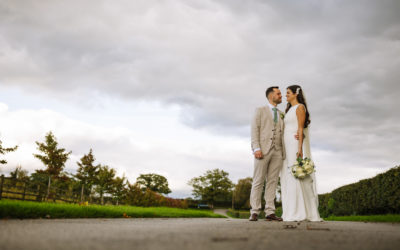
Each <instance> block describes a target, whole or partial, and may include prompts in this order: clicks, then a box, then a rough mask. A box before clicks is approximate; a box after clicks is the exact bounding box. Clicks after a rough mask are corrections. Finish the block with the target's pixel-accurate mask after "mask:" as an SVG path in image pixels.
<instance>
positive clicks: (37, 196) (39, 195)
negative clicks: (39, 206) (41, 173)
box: [36, 184, 42, 202]
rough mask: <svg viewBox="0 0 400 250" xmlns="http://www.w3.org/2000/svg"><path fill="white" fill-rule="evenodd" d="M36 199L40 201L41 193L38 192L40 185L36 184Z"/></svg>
mask: <svg viewBox="0 0 400 250" xmlns="http://www.w3.org/2000/svg"><path fill="white" fill-rule="evenodd" d="M39 198H40V200H39ZM36 200H37V201H40V202H41V201H42V195H41V194H40V185H39V184H38V185H37V195H36Z"/></svg>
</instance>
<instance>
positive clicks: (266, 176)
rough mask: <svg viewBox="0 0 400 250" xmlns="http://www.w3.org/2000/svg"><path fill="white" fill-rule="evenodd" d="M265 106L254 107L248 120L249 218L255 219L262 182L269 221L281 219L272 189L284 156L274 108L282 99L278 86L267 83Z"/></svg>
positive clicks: (279, 118) (280, 127)
mask: <svg viewBox="0 0 400 250" xmlns="http://www.w3.org/2000/svg"><path fill="white" fill-rule="evenodd" d="M265 94H266V96H267V99H268V104H267V106H262V107H259V108H257V109H256V112H255V115H254V118H253V121H252V124H251V148H252V150H253V153H254V174H253V184H252V187H251V194H250V206H251V210H250V214H251V215H250V221H257V220H258V216H259V213H260V211H261V193H262V189H263V186H264V181H266V185H265V194H264V199H265V217H266V219H267V220H268V221H271V220H275V221H282V218H279V217H277V216H276V215H275V203H274V200H275V190H276V186H277V184H278V176H279V172H280V169H281V167H282V163H283V159H285V145H284V141H283V128H284V123H283V116H284V114H283V113H282V112H281V111H280V110H278V109H277V105H278V104H280V103H281V102H282V94H281V91H280V90H279V87H275V86H274V87H270V88H268V89H267V91H266V93H265Z"/></svg>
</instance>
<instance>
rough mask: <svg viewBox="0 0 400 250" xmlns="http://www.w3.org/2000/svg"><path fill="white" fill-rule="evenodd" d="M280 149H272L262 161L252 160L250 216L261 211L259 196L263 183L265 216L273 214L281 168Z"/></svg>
mask: <svg viewBox="0 0 400 250" xmlns="http://www.w3.org/2000/svg"><path fill="white" fill-rule="evenodd" d="M282 164H283V158H282V149H275V148H272V149H270V150H269V152H268V154H266V155H264V157H263V158H262V159H257V158H254V173H253V184H252V187H251V194H250V206H251V210H250V213H251V214H257V215H258V214H259V213H260V211H261V194H262V189H263V186H264V182H266V183H265V194H264V199H265V216H267V215H270V214H273V213H275V202H274V201H275V193H276V186H277V184H278V177H279V172H280V170H281V168H282Z"/></svg>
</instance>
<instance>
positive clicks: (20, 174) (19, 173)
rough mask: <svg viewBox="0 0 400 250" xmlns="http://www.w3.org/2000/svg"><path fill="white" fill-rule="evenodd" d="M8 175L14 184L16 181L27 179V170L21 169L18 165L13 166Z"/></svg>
mask: <svg viewBox="0 0 400 250" xmlns="http://www.w3.org/2000/svg"><path fill="white" fill-rule="evenodd" d="M10 177H11V180H12V184H13V185H14V186H15V185H16V184H17V181H27V180H29V177H28V171H27V170H23V169H22V167H21V166H20V165H19V166H17V167H16V168H15V170H14V171H11V172H10Z"/></svg>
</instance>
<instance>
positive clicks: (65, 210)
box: [0, 200, 225, 219]
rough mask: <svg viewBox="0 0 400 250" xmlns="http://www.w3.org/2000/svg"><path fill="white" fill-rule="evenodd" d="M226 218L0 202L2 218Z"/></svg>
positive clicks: (140, 209) (197, 212) (185, 212)
mask: <svg viewBox="0 0 400 250" xmlns="http://www.w3.org/2000/svg"><path fill="white" fill-rule="evenodd" d="M124 217H125V218H129V217H133V218H199V217H208V218H225V216H222V215H219V214H214V213H213V212H210V211H204V210H195V209H180V208H169V207H133V206H99V205H89V206H79V205H75V204H55V203H45V202H30V201H13V200H0V218H19V219H28V218H30V219H31V218H52V219H54V218H124Z"/></svg>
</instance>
